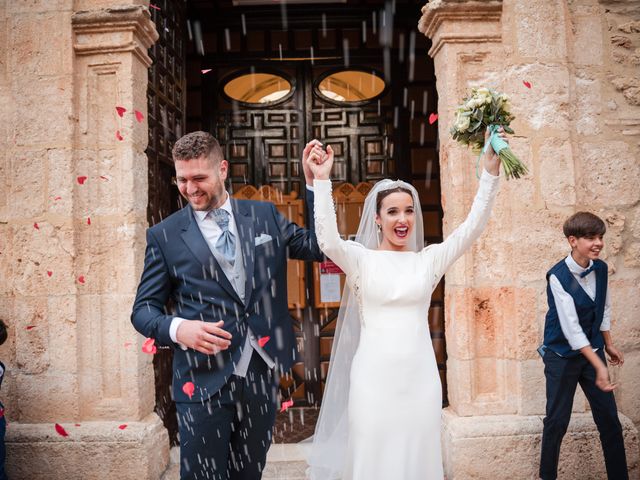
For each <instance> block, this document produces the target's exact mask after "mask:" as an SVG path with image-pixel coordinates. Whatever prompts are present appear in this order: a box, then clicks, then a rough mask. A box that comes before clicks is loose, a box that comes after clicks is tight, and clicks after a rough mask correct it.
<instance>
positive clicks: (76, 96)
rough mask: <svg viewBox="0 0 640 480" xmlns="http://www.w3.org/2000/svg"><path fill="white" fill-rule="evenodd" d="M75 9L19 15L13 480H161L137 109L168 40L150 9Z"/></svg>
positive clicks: (163, 441) (12, 241) (143, 135)
mask: <svg viewBox="0 0 640 480" xmlns="http://www.w3.org/2000/svg"><path fill="white" fill-rule="evenodd" d="M58 3H59V4H62V3H65V2H58ZM86 3H88V2H84V4H86ZM7 4H8V2H7ZM75 4H76V6H77V2H75ZM84 4H83V7H84V6H86V5H84ZM72 5H74V2H66V3H65V5H53V6H52V7H51V11H49V12H44V13H43V12H42V11H35V10H36V7H27V6H25V7H22V8H23V9H24V10H28V9H29V8H31V9H32V10H33V11H31V12H17V13H10V15H9V16H10V17H11V22H12V26H13V28H12V29H11V30H10V37H11V38H10V39H11V40H12V42H10V44H11V48H13V49H14V50H12V51H10V52H9V54H8V56H9V58H10V59H11V69H8V70H7V71H6V72H5V74H6V75H7V76H8V78H10V79H11V80H10V82H9V84H10V85H13V90H12V94H11V98H12V99H13V101H14V102H16V103H17V104H18V106H17V107H16V108H14V109H12V111H11V114H12V115H10V116H9V117H8V119H9V121H8V122H7V123H8V126H7V127H6V128H8V129H9V132H8V134H7V137H6V138H7V140H8V139H12V140H13V142H7V144H8V145H9V147H10V149H9V154H8V155H10V158H11V160H10V165H11V169H10V171H9V172H8V173H9V175H8V176H9V178H10V185H9V187H10V188H9V192H10V195H11V202H5V203H4V204H3V212H7V216H8V223H9V224H10V226H11V228H10V230H9V232H8V233H9V236H8V237H7V238H8V241H7V242H8V245H6V247H7V250H8V251H7V252H4V251H3V252H2V254H3V255H2V258H3V260H2V261H3V262H4V261H7V262H11V265H10V266H9V267H10V268H11V271H12V272H13V278H14V279H15V282H14V283H13V284H11V285H8V286H6V285H5V286H3V293H2V295H5V296H7V297H8V299H9V300H10V301H11V306H12V309H11V310H10V311H7V310H5V313H6V314H7V315H8V317H9V318H7V320H8V321H10V323H11V324H12V328H13V329H14V330H13V332H14V338H15V345H13V346H12V349H13V350H12V351H13V355H14V358H13V359H11V362H10V363H11V368H12V371H11V377H10V382H9V387H10V396H11V400H10V407H11V408H10V409H9V410H8V418H9V419H10V427H9V429H8V433H7V446H8V473H9V476H10V477H11V478H25V479H26V478H29V479H72V478H77V479H80V478H82V479H98V478H113V479H116V478H117V479H158V478H159V477H160V475H161V473H162V472H163V471H164V469H165V467H166V465H167V463H168V451H169V442H168V436H167V432H166V430H165V429H164V427H163V426H162V423H161V421H160V419H159V418H158V417H157V415H156V414H155V413H153V407H154V404H155V398H154V386H153V368H152V362H151V360H152V359H151V357H150V356H148V355H145V354H143V353H142V352H141V350H140V347H141V344H142V339H141V338H140V336H139V335H138V334H137V333H136V332H135V331H134V330H133V328H132V327H131V324H130V321H129V315H130V312H131V305H132V302H133V296H134V294H135V290H136V284H137V280H138V279H139V276H140V269H141V266H142V262H143V254H144V246H145V234H144V230H145V227H146V225H147V220H146V208H147V159H146V156H145V154H144V151H145V148H146V145H147V138H148V135H147V123H146V120H144V119H143V121H142V122H138V121H137V120H136V117H135V115H134V110H138V111H140V112H141V113H142V115H143V116H145V117H146V107H147V99H146V92H147V68H148V67H149V65H150V63H151V60H150V58H149V57H148V55H147V49H148V48H149V47H150V46H151V45H152V44H153V42H154V41H155V40H156V39H157V38H158V34H157V32H156V30H155V27H154V25H153V23H152V22H151V19H150V15H149V12H148V10H147V8H146V7H142V6H119V7H113V8H105V9H100V10H87V11H76V12H74V11H73V7H72ZM39 7H40V8H41V9H44V8H45V7H43V6H42V5H40V4H39ZM9 8H15V9H19V8H20V7H9ZM3 43H4V42H3ZM23 73H24V75H23ZM116 106H122V107H124V108H126V113H124V114H123V116H122V117H120V116H119V115H118V113H117V111H116V108H115V107H116ZM5 108H8V107H5ZM5 118H7V117H5ZM3 227H4V225H3ZM3 229H4V228H3ZM4 230H6V229H4ZM5 253H6V254H7V255H6V256H5ZM3 283H5V282H3ZM3 393H4V390H3ZM55 424H58V425H60V426H61V427H62V428H64V431H66V436H64V435H61V434H60V432H58V431H56V425H55Z"/></svg>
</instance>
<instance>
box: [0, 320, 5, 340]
mask: <svg viewBox="0 0 640 480" xmlns="http://www.w3.org/2000/svg"><path fill="white" fill-rule="evenodd" d="M6 341H7V326H6V325H5V324H4V322H3V321H2V320H0V345H2V344H3V343H4V342H6Z"/></svg>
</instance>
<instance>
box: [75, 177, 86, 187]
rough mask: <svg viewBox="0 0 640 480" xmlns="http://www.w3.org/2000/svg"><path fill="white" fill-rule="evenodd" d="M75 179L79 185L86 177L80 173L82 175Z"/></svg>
mask: <svg viewBox="0 0 640 480" xmlns="http://www.w3.org/2000/svg"><path fill="white" fill-rule="evenodd" d="M76 180H77V181H78V183H79V184H80V185H84V182H86V181H87V177H86V176H85V175H82V176H80V177H78V178H76Z"/></svg>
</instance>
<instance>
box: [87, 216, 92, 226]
mask: <svg viewBox="0 0 640 480" xmlns="http://www.w3.org/2000/svg"><path fill="white" fill-rule="evenodd" d="M87 225H91V217H87Z"/></svg>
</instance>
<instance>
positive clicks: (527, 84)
mask: <svg viewBox="0 0 640 480" xmlns="http://www.w3.org/2000/svg"><path fill="white" fill-rule="evenodd" d="M522 83H524V86H525V87H527V88H531V83H530V82H527V81H526V80H523V81H522Z"/></svg>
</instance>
